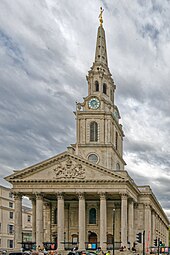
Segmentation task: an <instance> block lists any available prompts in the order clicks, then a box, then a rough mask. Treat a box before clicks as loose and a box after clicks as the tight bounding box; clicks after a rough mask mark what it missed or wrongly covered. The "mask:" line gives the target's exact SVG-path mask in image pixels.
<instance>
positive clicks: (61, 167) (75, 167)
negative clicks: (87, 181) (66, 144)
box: [54, 158, 85, 179]
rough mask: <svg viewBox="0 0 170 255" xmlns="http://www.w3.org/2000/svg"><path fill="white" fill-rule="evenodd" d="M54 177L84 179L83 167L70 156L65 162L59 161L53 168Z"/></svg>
mask: <svg viewBox="0 0 170 255" xmlns="http://www.w3.org/2000/svg"><path fill="white" fill-rule="evenodd" d="M54 172H55V178H56V179H62V178H64V179H65V178H70V179H84V178H85V169H84V168H83V166H82V165H81V164H80V163H75V162H74V161H72V160H71V159H70V158H68V159H67V161H66V162H63V163H59V164H58V165H57V166H56V167H55V168H54Z"/></svg>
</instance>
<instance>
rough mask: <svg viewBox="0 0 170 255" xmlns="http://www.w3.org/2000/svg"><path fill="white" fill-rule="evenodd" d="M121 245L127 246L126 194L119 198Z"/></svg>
mask: <svg viewBox="0 0 170 255" xmlns="http://www.w3.org/2000/svg"><path fill="white" fill-rule="evenodd" d="M121 243H122V246H127V194H122V196H121Z"/></svg>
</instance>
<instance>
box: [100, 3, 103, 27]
mask: <svg viewBox="0 0 170 255" xmlns="http://www.w3.org/2000/svg"><path fill="white" fill-rule="evenodd" d="M103 11H104V9H103V8H102V7H100V14H99V21H100V26H102V23H103V17H102V13H103Z"/></svg>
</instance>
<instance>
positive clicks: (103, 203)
mask: <svg viewBox="0 0 170 255" xmlns="http://www.w3.org/2000/svg"><path fill="white" fill-rule="evenodd" d="M106 230H107V219H106V196H105V193H100V247H101V249H102V250H103V251H105V250H106V241H107V240H106V239H107V238H106Z"/></svg>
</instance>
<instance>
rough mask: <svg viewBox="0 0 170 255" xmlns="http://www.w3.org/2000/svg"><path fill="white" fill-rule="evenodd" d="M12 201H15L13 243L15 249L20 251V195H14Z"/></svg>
mask: <svg viewBox="0 0 170 255" xmlns="http://www.w3.org/2000/svg"><path fill="white" fill-rule="evenodd" d="M14 199H15V221H14V226H15V233H14V243H15V248H17V249H20V248H21V242H22V195H21V194H20V193H15V194H14Z"/></svg>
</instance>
